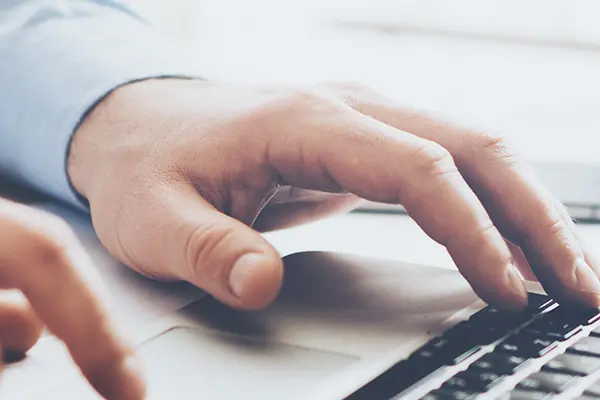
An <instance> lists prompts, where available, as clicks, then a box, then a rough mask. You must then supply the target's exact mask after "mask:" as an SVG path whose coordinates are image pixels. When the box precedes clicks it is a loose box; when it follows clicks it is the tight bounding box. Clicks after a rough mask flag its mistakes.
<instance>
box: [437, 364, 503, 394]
mask: <svg viewBox="0 0 600 400" xmlns="http://www.w3.org/2000/svg"><path fill="white" fill-rule="evenodd" d="M502 377H503V375H502V374H497V373H495V372H487V371H480V370H477V369H471V367H469V369H467V370H466V371H462V372H459V373H458V374H456V375H455V376H454V378H457V379H461V380H462V381H464V382H465V386H464V389H466V390H470V391H473V392H478V393H484V392H487V391H489V390H490V389H492V388H493V387H494V386H496V385H497V384H498V383H500V380H501V379H502ZM442 388H443V386H442Z"/></svg>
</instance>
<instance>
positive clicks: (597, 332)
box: [590, 326, 600, 337]
mask: <svg viewBox="0 0 600 400" xmlns="http://www.w3.org/2000/svg"><path fill="white" fill-rule="evenodd" d="M590 336H594V337H600V326H598V327H596V329H594V330H593V331H591V332H590Z"/></svg>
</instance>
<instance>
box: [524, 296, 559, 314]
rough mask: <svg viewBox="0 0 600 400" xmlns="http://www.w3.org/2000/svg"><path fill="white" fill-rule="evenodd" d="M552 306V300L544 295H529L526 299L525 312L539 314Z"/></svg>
mask: <svg viewBox="0 0 600 400" xmlns="http://www.w3.org/2000/svg"><path fill="white" fill-rule="evenodd" d="M552 304H554V300H552V299H551V298H550V297H548V296H546V295H545V294H537V293H529V294H528V299H527V310H528V311H529V312H541V311H543V310H545V309H547V308H548V307H550V306H551V305H552Z"/></svg>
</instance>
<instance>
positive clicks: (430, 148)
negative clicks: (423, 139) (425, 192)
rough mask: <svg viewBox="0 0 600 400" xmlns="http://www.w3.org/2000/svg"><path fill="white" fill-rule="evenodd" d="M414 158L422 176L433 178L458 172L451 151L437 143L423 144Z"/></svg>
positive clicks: (414, 162)
mask: <svg viewBox="0 0 600 400" xmlns="http://www.w3.org/2000/svg"><path fill="white" fill-rule="evenodd" d="M413 158H414V160H413V165H414V167H415V168H416V169H417V171H418V173H419V174H420V175H421V176H425V177H430V178H433V177H439V176H443V175H447V174H452V173H457V172H458V170H457V167H456V164H455V163H454V159H453V157H452V155H451V154H450V152H449V151H448V150H446V149H445V148H444V147H442V146H440V145H438V144H437V143H433V142H429V143H427V144H425V145H423V146H421V147H420V148H419V149H418V150H417V151H416V152H415V154H414V156H413Z"/></svg>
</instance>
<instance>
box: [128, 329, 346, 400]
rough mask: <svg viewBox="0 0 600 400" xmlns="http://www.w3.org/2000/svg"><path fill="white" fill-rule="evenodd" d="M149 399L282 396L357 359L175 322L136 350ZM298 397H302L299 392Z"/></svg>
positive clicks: (300, 390)
mask: <svg viewBox="0 0 600 400" xmlns="http://www.w3.org/2000/svg"><path fill="white" fill-rule="evenodd" d="M138 354H139V355H140V357H141V358H142V361H143V363H144V366H145V370H146V375H147V378H148V382H149V383H150V387H149V393H148V394H149V396H148V399H150V400H159V399H160V400H162V399H170V398H176V399H178V400H186V399H194V400H196V399H199V398H203V399H244V400H249V399H261V400H265V399H284V398H290V395H291V394H294V395H296V396H297V395H301V394H302V393H303V392H307V390H310V389H311V388H314V385H317V384H322V383H323V382H324V381H325V380H326V379H327V378H328V377H330V376H331V374H333V373H336V372H340V371H341V370H342V369H343V368H344V367H346V366H348V365H350V364H352V363H353V362H355V361H357V359H356V358H353V357H349V356H346V355H341V354H335V353H328V352H321V351H318V350H312V349H308V348H304V347H300V346H294V345H287V344H282V343H276V342H272V341H267V340H264V339H260V338H256V337H248V336H241V335H236V334H228V333H224V332H218V331H213V330H210V329H202V328H188V327H178V328H174V329H171V330H169V331H167V332H165V333H164V334H162V335H160V336H158V337H156V338H155V339H153V340H151V341H149V342H147V343H146V344H145V345H143V346H142V347H141V348H140V349H139V350H138ZM300 397H302V396H300Z"/></svg>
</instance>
